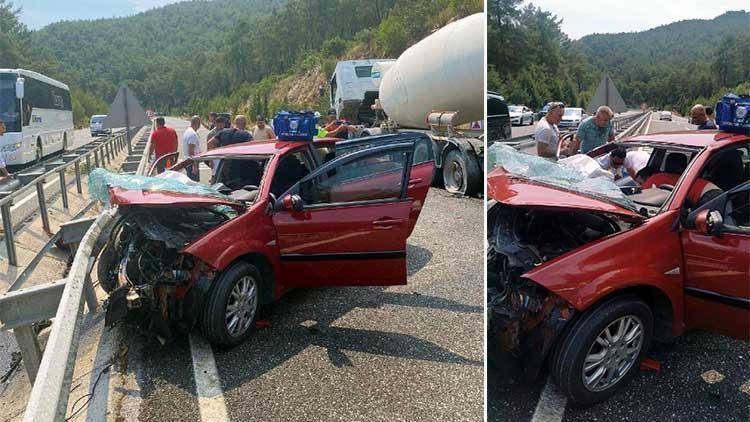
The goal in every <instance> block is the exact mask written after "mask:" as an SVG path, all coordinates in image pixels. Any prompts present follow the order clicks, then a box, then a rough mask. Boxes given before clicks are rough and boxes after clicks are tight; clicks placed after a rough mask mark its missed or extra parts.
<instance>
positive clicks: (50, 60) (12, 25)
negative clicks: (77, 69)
mask: <svg viewBox="0 0 750 422" xmlns="http://www.w3.org/2000/svg"><path fill="white" fill-rule="evenodd" d="M19 13H20V10H19V9H18V8H17V7H14V6H13V4H12V3H9V2H7V1H6V0H0V68H5V69H15V68H19V67H20V68H25V69H31V70H36V71H37V72H40V73H43V74H45V75H48V76H51V77H53V78H56V79H60V80H62V81H65V82H70V81H69V80H68V78H67V77H66V76H65V75H64V74H63V73H61V72H60V69H59V63H58V62H57V61H56V60H55V58H54V57H53V55H52V54H51V53H50V51H49V50H48V49H46V48H43V47H41V46H40V45H38V44H36V43H34V42H33V41H32V32H31V31H29V29H28V28H27V27H26V25H24V24H23V23H21V22H20V21H19V20H18V15H19ZM69 85H70V88H71V96H72V101H73V116H74V119H75V122H76V125H77V126H83V125H85V124H86V123H87V122H88V118H89V116H91V115H92V114H100V113H105V112H106V111H107V104H106V103H105V102H104V101H102V100H101V99H100V98H97V97H95V96H93V95H91V94H89V93H87V92H86V91H84V90H83V89H81V88H80V86H79V85H76V84H75V83H72V82H71V83H69Z"/></svg>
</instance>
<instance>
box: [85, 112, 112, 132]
mask: <svg viewBox="0 0 750 422" xmlns="http://www.w3.org/2000/svg"><path fill="white" fill-rule="evenodd" d="M105 118H107V115H106V114H95V115H93V116H91V123H90V124H89V129H91V136H99V135H106V134H109V133H112V129H104V128H103V126H104V119H105Z"/></svg>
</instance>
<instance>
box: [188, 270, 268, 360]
mask: <svg viewBox="0 0 750 422" xmlns="http://www.w3.org/2000/svg"><path fill="white" fill-rule="evenodd" d="M261 284H262V276H261V274H260V271H258V269H257V268H256V267H255V266H254V265H252V264H250V263H247V262H237V263H235V264H232V265H231V266H230V267H229V268H227V269H226V270H224V271H223V272H222V273H221V274H220V275H219V277H218V279H217V280H216V281H215V282H214V285H213V286H212V287H211V290H210V291H209V293H208V297H207V298H206V303H205V306H204V309H203V316H202V318H201V331H202V332H203V335H204V336H205V337H206V338H207V339H208V341H210V342H211V343H213V344H215V345H218V346H221V347H226V348H230V347H234V346H237V345H238V344H240V343H242V342H243V341H245V339H246V338H247V337H248V336H249V335H250V333H252V332H253V330H254V329H255V319H256V318H257V315H258V305H259V303H260V302H259V298H260V291H259V289H260V286H261Z"/></svg>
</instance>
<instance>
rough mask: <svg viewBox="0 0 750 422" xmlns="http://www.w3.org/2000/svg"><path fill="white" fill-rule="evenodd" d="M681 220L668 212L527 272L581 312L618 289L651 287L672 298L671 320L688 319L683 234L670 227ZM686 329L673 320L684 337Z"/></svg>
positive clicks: (675, 214) (526, 276) (677, 333)
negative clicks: (685, 310) (684, 278)
mask: <svg viewBox="0 0 750 422" xmlns="http://www.w3.org/2000/svg"><path fill="white" fill-rule="evenodd" d="M676 218H677V212H676V211H672V212H666V213H663V214H661V215H659V216H657V217H655V218H652V219H650V220H648V221H647V222H645V223H643V224H641V225H640V226H638V227H635V228H633V229H632V230H630V231H627V232H624V233H619V234H616V235H613V236H609V237H606V238H603V239H600V240H598V241H595V242H593V243H590V244H588V245H585V246H583V247H582V248H581V249H578V250H576V251H575V253H571V254H566V255H562V256H560V257H558V258H557V259H555V260H554V261H550V262H548V263H547V264H546V265H543V266H539V267H536V268H534V269H532V270H530V271H528V272H527V273H525V274H524V275H523V276H524V277H525V278H528V279H530V280H533V281H534V282H535V283H537V284H539V285H541V286H544V287H545V288H547V289H549V290H550V291H552V292H554V293H555V294H557V295H559V296H560V297H562V298H564V299H565V300H566V301H568V302H569V303H571V304H572V305H573V306H574V307H575V308H576V309H577V310H579V311H584V310H586V309H588V308H589V307H591V306H592V305H593V304H595V303H597V302H598V301H600V300H601V299H602V298H604V297H605V296H609V295H611V294H613V293H616V292H618V291H623V290H625V289H629V288H633V287H637V286H650V287H652V288H656V289H658V290H660V291H661V292H663V293H664V295H666V297H667V298H668V299H669V301H670V303H671V305H672V315H671V317H672V321H683V306H682V302H683V297H682V285H683V276H682V261H681V259H680V258H679V257H680V255H679V254H677V253H675V251H679V250H680V248H681V246H680V240H679V236H678V233H677V232H676V231H670V227H671V226H672V225H673V223H674V220H675V219H676ZM663 233H669V235H668V236H664V235H663ZM623 245H628V246H627V247H623ZM602 271H604V272H602ZM683 329H684V327H683V326H682V325H681V324H674V325H672V330H673V332H672V334H673V335H679V334H680V333H681V332H682V331H683Z"/></svg>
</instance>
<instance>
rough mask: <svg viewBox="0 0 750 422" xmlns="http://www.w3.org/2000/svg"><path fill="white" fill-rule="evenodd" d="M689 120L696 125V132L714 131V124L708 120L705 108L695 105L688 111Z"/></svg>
mask: <svg viewBox="0 0 750 422" xmlns="http://www.w3.org/2000/svg"><path fill="white" fill-rule="evenodd" d="M690 119H691V120H690V121H691V122H692V123H693V124H694V125H698V130H704V129H709V130H711V129H716V124H715V123H714V122H713V121H711V120H709V119H708V116H707V115H706V107H704V106H703V105H702V104H696V105H694V106H693V108H691V109H690Z"/></svg>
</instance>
